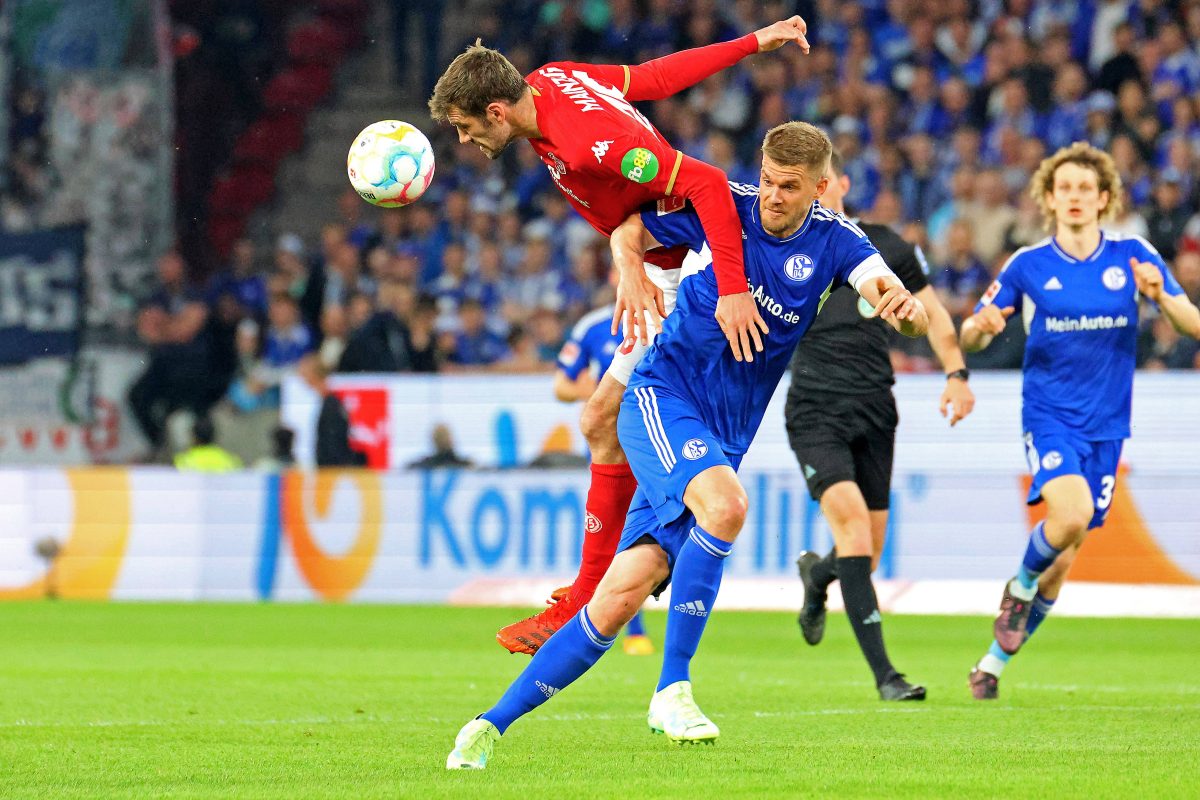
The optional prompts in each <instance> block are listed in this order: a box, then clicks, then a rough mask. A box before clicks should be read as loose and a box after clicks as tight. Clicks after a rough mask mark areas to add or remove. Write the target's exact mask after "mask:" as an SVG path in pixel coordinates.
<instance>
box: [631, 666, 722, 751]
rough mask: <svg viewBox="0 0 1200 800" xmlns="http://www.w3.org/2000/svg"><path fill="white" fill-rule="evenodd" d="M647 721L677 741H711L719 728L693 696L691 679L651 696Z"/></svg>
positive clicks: (710, 742)
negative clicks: (705, 714)
mask: <svg viewBox="0 0 1200 800" xmlns="http://www.w3.org/2000/svg"><path fill="white" fill-rule="evenodd" d="M646 724H648V725H649V726H650V731H651V732H652V733H665V734H666V735H667V738H668V739H670V740H671V741H672V742H676V743H677V744H699V743H702V744H712V743H714V742H715V741H717V737H718V736H720V735H721V731H720V730H719V729H718V728H717V726H716V725H714V724H713V721H712V720H710V719H709V718H708V717H706V716H704V712H703V711H701V710H700V707H699V706H697V705H696V701H695V700H693V699H692V682H691V681H676V682H675V683H672V684H671V685H670V686H668V687H667V688H665V689H663V690H662V691H661V692H655V694H654V696H653V697H651V698H650V710H649V711H648V712H646Z"/></svg>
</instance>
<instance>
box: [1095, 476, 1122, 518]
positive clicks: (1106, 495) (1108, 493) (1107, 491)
mask: <svg viewBox="0 0 1200 800" xmlns="http://www.w3.org/2000/svg"><path fill="white" fill-rule="evenodd" d="M1116 485H1117V479H1116V478H1115V477H1113V476H1112V475H1105V476H1104V477H1103V478H1101V479H1100V496H1099V497H1097V498H1096V508H1098V509H1100V510H1101V511H1103V510H1104V509H1106V508H1108V506H1109V505H1110V504H1111V503H1112V496H1113V487H1114V486H1116Z"/></svg>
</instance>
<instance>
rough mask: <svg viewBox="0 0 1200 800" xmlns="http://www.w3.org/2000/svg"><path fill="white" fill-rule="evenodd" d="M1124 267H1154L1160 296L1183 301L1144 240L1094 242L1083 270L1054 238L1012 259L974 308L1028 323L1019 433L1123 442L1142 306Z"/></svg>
mask: <svg viewBox="0 0 1200 800" xmlns="http://www.w3.org/2000/svg"><path fill="white" fill-rule="evenodd" d="M1131 258H1134V259H1137V260H1138V261H1148V262H1150V263H1152V264H1154V265H1155V266H1157V267H1158V268H1159V270H1161V271H1162V274H1163V291H1165V292H1166V293H1167V294H1170V295H1177V294H1182V293H1183V289H1182V288H1181V287H1180V286H1179V284H1178V283H1177V282H1176V280H1175V278H1174V277H1173V276H1172V275H1171V273H1170V271H1169V270H1168V269H1167V265H1166V264H1165V263H1164V262H1163V259H1162V256H1160V255H1159V254H1158V251H1157V250H1155V249H1154V247H1153V246H1152V245H1151V244H1150V243H1149V242H1147V241H1146V240H1145V239H1143V238H1141V237H1140V236H1128V237H1126V236H1121V235H1118V234H1114V233H1101V235H1100V244H1099V246H1098V247H1097V248H1096V251H1095V252H1094V253H1092V254H1091V255H1090V256H1088V257H1087V258H1085V259H1083V260H1079V259H1076V258H1074V257H1072V256H1070V255H1067V253H1065V252H1064V251H1063V250H1062V248H1060V247H1059V246H1058V243H1057V242H1056V241H1055V240H1054V238H1053V237H1051V238H1048V239H1045V240H1044V241H1042V242H1039V243H1038V244H1035V245H1033V246H1031V247H1025V248H1022V249H1020V250H1018V251H1017V252H1016V253H1014V254H1013V256H1012V257H1011V258H1010V259H1009V260H1008V262H1007V263H1006V264H1005V265H1004V268H1003V269H1002V270H1001V271H1000V275H999V276H998V277H997V278H996V280H995V281H994V282H993V283H992V285H991V286H990V287H989V288H988V290H987V292H986V293H985V294H984V295H983V297H982V298H981V299H980V301H979V303H978V304H977V305H976V306H975V311H976V312H978V311H979V310H980V309H982V308H983V307H984V306H985V305H989V304H994V305H996V306H998V307H1000V308H1006V307H1009V306H1012V307H1014V308H1016V309H1018V310H1019V311H1020V312H1021V314H1022V316H1023V318H1024V320H1025V328H1026V330H1027V331H1028V333H1029V336H1028V339H1027V340H1026V343H1025V360H1024V366H1023V370H1024V383H1023V386H1022V390H1021V396H1022V412H1021V421H1022V425H1023V426H1024V429H1025V431H1027V432H1036V433H1043V434H1044V433H1047V432H1052V431H1065V432H1068V433H1072V434H1075V435H1077V436H1079V437H1081V438H1083V439H1086V440H1088V441H1107V440H1113V439H1126V438H1128V437H1129V414H1130V408H1131V405H1132V397H1133V370H1134V366H1135V363H1136V356H1137V327H1138V299H1139V295H1138V290H1137V283H1136V282H1135V281H1134V279H1133V267H1131V266H1130V264H1129V259H1131Z"/></svg>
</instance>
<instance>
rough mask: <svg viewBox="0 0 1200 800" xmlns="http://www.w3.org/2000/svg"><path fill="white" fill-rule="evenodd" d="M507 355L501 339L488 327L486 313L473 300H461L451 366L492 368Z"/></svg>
mask: <svg viewBox="0 0 1200 800" xmlns="http://www.w3.org/2000/svg"><path fill="white" fill-rule="evenodd" d="M507 354H508V345H507V344H505V341H504V338H503V337H501V336H498V335H497V334H495V333H493V332H492V331H490V330H488V327H487V313H486V312H485V311H484V310H483V306H481V305H480V304H479V303H478V302H476V301H475V300H464V301H463V302H462V305H460V306H459V307H458V330H457V331H456V332H455V334H454V352H453V353H451V354H450V361H451V363H454V364H458V365H460V366H464V367H484V366H489V365H491V364H495V363H496V362H497V361H500V360H501V359H503V358H504V357H505V356H506V355H507Z"/></svg>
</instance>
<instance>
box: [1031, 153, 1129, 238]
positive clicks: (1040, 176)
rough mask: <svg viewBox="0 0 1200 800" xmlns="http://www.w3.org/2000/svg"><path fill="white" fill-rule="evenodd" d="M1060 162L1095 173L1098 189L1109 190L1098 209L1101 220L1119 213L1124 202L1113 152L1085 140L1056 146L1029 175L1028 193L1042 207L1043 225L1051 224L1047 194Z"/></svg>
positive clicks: (1048, 225)
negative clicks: (1053, 151) (1111, 153)
mask: <svg viewBox="0 0 1200 800" xmlns="http://www.w3.org/2000/svg"><path fill="white" fill-rule="evenodd" d="M1063 164H1078V165H1079V166H1081V167H1083V168H1084V169H1090V170H1091V171H1092V172H1094V173H1096V184H1097V186H1098V187H1099V189H1100V191H1101V192H1108V204H1107V205H1105V206H1104V210H1103V211H1101V212H1100V220H1101V221H1104V220H1106V219H1112V218H1113V217H1115V216H1117V215H1118V214H1120V213H1121V209H1122V207H1123V206H1124V200H1123V198H1122V191H1123V189H1122V185H1121V175H1120V173H1119V172H1117V165H1116V164H1115V163H1113V160H1112V156H1110V155H1109V154H1108V153H1106V152H1104V151H1103V150H1100V149H1098V148H1095V147H1092V146H1091V145H1090V144H1088V143H1087V142H1075V143H1074V144H1071V145H1068V146H1067V147H1062V148H1059V150H1058V151H1057V152H1056V153H1055V154H1054V155H1052V156H1050V157H1049V158H1044V159H1042V163H1041V164H1039V165H1038V168H1037V172H1035V173H1033V177H1032V178H1030V179H1029V196H1030V197H1032V198H1033V199H1034V200H1035V201H1036V202H1037V204H1038V208H1040V209H1041V210H1042V220H1043V225H1044V226H1045V228H1046V229H1047V230H1050V229H1052V228H1053V227H1054V222H1055V219H1054V212H1053V211H1051V210H1050V209H1049V208H1048V207H1047V206H1046V195H1047V194H1053V193H1054V173H1055V172H1057V171H1058V168H1059V167H1061V166H1062V165H1063Z"/></svg>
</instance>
